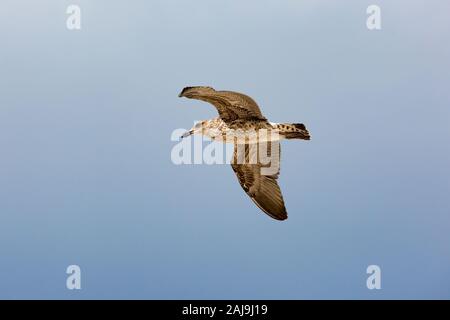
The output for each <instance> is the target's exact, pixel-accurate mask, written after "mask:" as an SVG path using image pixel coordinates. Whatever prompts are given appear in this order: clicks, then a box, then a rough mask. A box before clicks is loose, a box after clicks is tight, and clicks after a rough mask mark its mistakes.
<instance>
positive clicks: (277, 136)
mask: <svg viewBox="0 0 450 320" xmlns="http://www.w3.org/2000/svg"><path fill="white" fill-rule="evenodd" d="M178 96H179V97H185V98H188V99H196V100H201V101H204V102H208V103H210V104H212V105H213V106H214V107H215V108H216V109H217V111H218V113H219V116H218V117H216V118H213V119H209V120H204V121H199V122H197V123H196V124H195V125H194V127H192V128H191V129H190V130H188V131H187V132H186V133H185V134H183V135H182V136H181V138H187V137H189V136H191V135H193V134H200V135H203V136H207V137H209V138H211V139H212V140H215V141H222V142H231V143H233V144H234V153H233V161H232V163H231V167H232V169H233V171H234V173H235V174H236V176H237V179H238V181H239V184H240V185H241V187H242V189H244V191H245V192H246V193H247V195H248V196H249V197H250V198H251V200H253V202H254V203H255V204H256V205H257V206H258V207H259V208H260V209H261V210H262V211H263V212H264V213H266V214H267V215H268V216H269V217H271V218H273V219H275V220H280V221H283V220H286V219H287V217H288V214H287V210H286V206H285V203H284V199H283V195H282V193H281V189H280V187H279V185H278V182H277V179H278V177H279V172H280V151H281V148H280V145H279V141H280V140H283V139H301V140H310V138H311V137H310V134H309V131H308V130H307V129H306V127H305V125H304V124H302V123H273V122H269V121H268V120H267V119H266V118H265V117H264V116H263V114H262V113H261V110H260V108H259V106H258V104H257V103H256V102H255V101H254V100H253V99H252V98H251V97H249V96H247V95H245V94H243V93H239V92H234V91H218V90H217V91H216V90H215V89H214V88H212V87H209V86H191V87H185V88H183V90H182V91H181V92H180V94H179V95H178ZM261 130H266V131H265V132H266V134H265V135H262V134H258V133H257V134H256V135H255V134H250V133H254V132H261ZM267 132H271V133H272V135H270V134H267ZM264 142H266V143H267V146H266V149H265V150H264V151H262V152H261V151H259V147H258V148H255V147H254V146H255V145H256V146H259V145H260V144H262V143H264ZM268 142H270V143H268ZM273 151H275V152H273ZM264 152H267V156H268V157H269V158H270V159H271V163H270V165H269V164H268V163H266V162H263V161H261V159H260V157H261V154H262V155H265V153H264ZM256 153H258V154H257V155H256ZM258 155H259V156H260V157H258ZM239 159H240V160H241V161H239ZM249 159H253V160H254V161H249ZM255 159H256V160H255ZM274 159H275V160H274ZM270 167H274V168H271V170H269V169H270ZM264 170H266V171H268V172H267V173H265V172H264Z"/></svg>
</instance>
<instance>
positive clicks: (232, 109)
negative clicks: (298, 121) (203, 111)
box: [179, 87, 266, 122]
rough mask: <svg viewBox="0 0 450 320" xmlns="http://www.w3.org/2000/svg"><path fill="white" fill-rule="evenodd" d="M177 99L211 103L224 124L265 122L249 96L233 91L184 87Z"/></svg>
mask: <svg viewBox="0 0 450 320" xmlns="http://www.w3.org/2000/svg"><path fill="white" fill-rule="evenodd" d="M179 97H186V98H189V99H197V100H202V101H206V102H209V103H211V104H212V105H214V106H215V107H216V109H217V111H218V112H219V116H220V118H222V120H223V121H225V122H230V121H234V120H237V119H246V120H250V119H259V120H266V118H264V116H263V115H262V113H261V110H260V109H259V107H258V105H257V104H256V102H255V101H254V100H253V99H252V98H250V97H249V96H247V95H245V94H242V93H238V92H233V91H216V90H214V89H213V88H211V87H186V88H184V89H183V90H182V91H181V93H180V94H179Z"/></svg>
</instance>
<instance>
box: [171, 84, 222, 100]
mask: <svg viewBox="0 0 450 320" xmlns="http://www.w3.org/2000/svg"><path fill="white" fill-rule="evenodd" d="M212 92H215V90H214V89H213V88H211V87H205V86H199V87H186V88H184V89H183V90H181V92H180V94H179V95H178V96H179V97H180V98H181V97H186V98H195V97H198V96H201V95H204V94H207V93H212Z"/></svg>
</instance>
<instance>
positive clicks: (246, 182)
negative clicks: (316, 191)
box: [231, 142, 287, 220]
mask: <svg viewBox="0 0 450 320" xmlns="http://www.w3.org/2000/svg"><path fill="white" fill-rule="evenodd" d="M255 146H258V147H255ZM260 146H261V143H259V144H253V145H250V144H246V145H235V146H234V157H233V161H232V164H231V167H232V168H233V171H234V173H236V176H237V178H238V180H239V183H240V184H241V186H242V188H243V189H244V191H245V192H246V193H247V194H248V196H249V197H250V198H251V199H252V200H253V202H255V204H256V205H257V206H258V207H259V208H260V209H261V210H262V211H264V212H265V213H266V214H267V215H269V216H270V217H272V218H274V219H276V220H286V219H287V211H286V207H285V205H284V200H283V195H282V194H281V190H280V187H279V186H278V183H277V179H278V175H279V172H280V145H279V142H273V143H268V144H267V147H266V148H265V149H264V150H265V151H267V155H268V158H269V159H271V162H270V163H269V164H267V159H264V161H262V160H261V159H259V157H258V159H256V156H255V153H257V154H259V152H260V151H258V150H259V147H260ZM239 148H245V151H244V152H243V149H239ZM271 149H273V150H278V156H273V155H272V152H271ZM244 155H245V159H244V158H243V157H244ZM274 155H275V154H274ZM251 159H253V160H255V159H256V161H252V160H251ZM244 162H245V163H244ZM249 162H250V163H249ZM263 163H266V164H263ZM265 170H266V171H265Z"/></svg>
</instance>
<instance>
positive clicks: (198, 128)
mask: <svg viewBox="0 0 450 320" xmlns="http://www.w3.org/2000/svg"><path fill="white" fill-rule="evenodd" d="M207 121H208V120H204V121H199V122H197V123H196V124H195V125H194V126H193V127H192V128H191V130H189V131H186V132H185V133H184V134H183V135H182V136H181V138H187V137H189V136H190V135H193V134H196V133H200V134H202V131H203V128H205V126H206V123H207Z"/></svg>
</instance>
